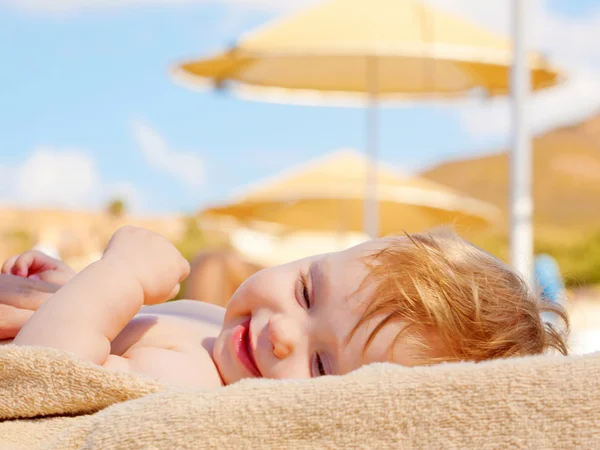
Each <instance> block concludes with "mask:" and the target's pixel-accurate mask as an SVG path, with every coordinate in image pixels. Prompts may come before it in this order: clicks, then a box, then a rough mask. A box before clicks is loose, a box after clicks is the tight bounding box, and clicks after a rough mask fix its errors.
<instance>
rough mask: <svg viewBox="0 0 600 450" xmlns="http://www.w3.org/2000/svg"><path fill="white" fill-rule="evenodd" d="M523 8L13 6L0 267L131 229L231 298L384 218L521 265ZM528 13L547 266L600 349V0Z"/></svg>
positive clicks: (358, 236) (540, 241)
mask: <svg viewBox="0 0 600 450" xmlns="http://www.w3.org/2000/svg"><path fill="white" fill-rule="evenodd" d="M514 5H515V2H513V1H510V0H422V1H421V0H419V1H415V0H410V1H409V0H393V1H391V0H388V1H385V0H377V1H375V0H373V1H370V2H368V1H366V0H362V1H361V0H336V1H316V0H280V1H277V0H230V1H227V0H214V1H211V0H178V1H172V0H0V68H1V70H0V86H2V88H1V89H2V91H1V94H0V202H1V203H0V259H2V260H5V259H6V258H8V257H9V256H12V255H13V254H16V253H18V252H21V251H24V250H26V249H29V248H32V247H38V248H40V249H43V250H45V251H47V252H48V253H52V254H56V255H57V256H59V257H61V258H63V259H64V260H65V261H67V262H68V263H70V264H71V265H73V266H74V267H75V268H76V269H81V268H83V267H85V265H87V264H89V263H90V262H91V261H93V260H95V259H97V258H98V257H99V255H100V253H101V251H102V249H103V247H104V245H105V244H106V242H107V240H108V238H109V237H110V235H111V234H112V233H113V232H114V230H115V229H116V228H117V227H119V226H120V225H123V224H125V223H132V224H136V225H140V226H144V227H147V228H150V229H153V230H155V231H158V232H161V233H163V234H165V235H166V236H168V237H169V238H170V239H171V240H172V241H173V242H175V243H176V245H177V246H178V247H179V248H180V250H181V251H182V252H183V254H184V255H185V256H186V257H187V258H189V260H190V261H192V263H193V272H192V276H191V277H190V279H189V281H188V283H187V285H186V286H185V289H184V291H183V293H182V295H185V296H186V297H188V298H190V297H191V298H197V299H201V300H205V301H211V302H214V303H221V304H223V303H225V302H226V301H227V299H228V298H229V296H230V295H231V293H232V292H233V290H235V288H236V287H237V286H238V285H239V283H241V282H242V281H243V280H244V279H245V278H246V277H247V276H249V275H250V274H251V273H253V272H254V271H256V270H258V269H259V268H260V267H265V266H269V265H272V264H279V263H282V262H286V261H290V260H293V259H296V258H298V257H303V256H307V255H310V254H315V253H322V252H326V251H333V250H337V249H342V248H346V247H348V246H351V245H354V244H356V243H358V242H361V241H363V240H365V239H367V238H368V236H369V235H373V234H374V233H375V234H378V235H385V234H390V233H398V232H403V231H409V232H410V231H419V230H423V229H426V228H430V227H433V226H436V225H439V224H443V223H452V224H454V225H455V227H456V228H457V230H458V231H459V233H460V234H461V235H463V236H464V237H465V238H467V239H469V240H471V241H473V242H474V243H475V244H477V245H479V246H480V247H482V248H484V249H486V250H488V251H490V252H492V253H493V254H495V255H497V256H498V257H500V258H501V259H503V260H505V261H507V262H510V261H511V257H510V242H511V238H510V236H511V207H510V198H511V197H510V192H511V166H510V158H509V155H510V152H511V150H513V149H514V145H515V144H514V143H515V139H514V138H513V137H514V130H515V128H514V127H513V123H514V119H515V110H514V109H511V105H512V103H511V96H510V93H511V91H510V86H511V80H510V70H511V65H512V64H513V58H512V49H513V40H512V39H513V36H514V27H513V25H514V22H515V21H514V14H513V13H514V11H513V9H512V8H513V6H514ZM526 9H527V11H526V15H525V16H524V17H525V20H526V22H525V24H524V27H523V29H524V30H525V33H526V38H527V39H526V44H527V50H528V51H530V52H531V53H530V54H529V56H528V58H527V62H528V67H529V68H530V69H531V71H530V72H528V77H530V78H531V80H532V83H531V87H532V88H533V89H532V92H531V93H530V94H529V95H528V98H527V100H526V102H525V103H523V105H522V108H521V109H523V113H524V114H525V113H526V114H525V116H526V120H527V123H528V129H529V131H530V133H531V171H530V173H531V174H532V177H533V178H532V179H533V183H532V184H531V193H532V199H533V215H532V225H533V255H534V256H535V258H536V259H535V266H534V269H535V274H536V275H537V278H536V280H537V283H538V284H540V285H541V288H542V289H544V292H545V295H547V296H548V297H549V298H551V299H553V300H555V301H559V302H564V303H565V306H566V307H567V309H568V310H569V312H570V313H571V316H572V320H573V334H572V342H571V344H572V346H573V349H574V350H575V351H576V352H586V351H592V350H600V46H598V45H595V43H597V42H600V0H529V1H528V2H527V8H526ZM357 61H358V62H357ZM528 85H529V84H528ZM517 115H518V114H517ZM525 167H526V168H527V165H526V166H525ZM374 199H376V201H373V200H374ZM374 230H375V231H374ZM525 252H527V249H525ZM513 262H514V261H513Z"/></svg>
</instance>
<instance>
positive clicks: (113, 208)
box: [106, 198, 127, 219]
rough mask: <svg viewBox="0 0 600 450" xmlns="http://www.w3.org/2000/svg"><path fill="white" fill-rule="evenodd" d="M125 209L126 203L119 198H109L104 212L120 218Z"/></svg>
mask: <svg viewBox="0 0 600 450" xmlns="http://www.w3.org/2000/svg"><path fill="white" fill-rule="evenodd" d="M126 211H127V205H126V204H125V202H124V201H123V200H121V199H119V198H116V199H113V200H111V201H110V202H109V203H108V205H107V206H106V212H107V213H108V215H109V216H111V217H114V218H115V219H120V218H121V217H123V216H124V215H125V212H126Z"/></svg>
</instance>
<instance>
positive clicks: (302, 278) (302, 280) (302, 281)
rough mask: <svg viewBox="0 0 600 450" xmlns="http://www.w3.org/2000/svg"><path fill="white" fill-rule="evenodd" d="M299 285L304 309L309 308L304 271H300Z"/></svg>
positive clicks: (306, 280) (308, 295)
mask: <svg viewBox="0 0 600 450" xmlns="http://www.w3.org/2000/svg"><path fill="white" fill-rule="evenodd" d="M300 287H301V289H302V300H303V301H304V303H305V305H304V306H306V309H310V306H311V305H310V294H309V291H308V277H307V276H306V274H305V273H304V272H301V273H300Z"/></svg>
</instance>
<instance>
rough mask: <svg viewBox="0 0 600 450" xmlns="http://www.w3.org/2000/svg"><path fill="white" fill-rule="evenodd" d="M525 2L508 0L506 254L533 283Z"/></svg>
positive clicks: (528, 74)
mask: <svg viewBox="0 0 600 450" xmlns="http://www.w3.org/2000/svg"><path fill="white" fill-rule="evenodd" d="M527 3H528V2H527V0H512V8H513V27H514V30H513V31H514V63H513V70H512V97H513V102H512V106H513V111H512V115H513V132H514V141H513V148H512V154H511V158H510V164H511V167H510V170H511V207H510V213H511V214H510V216H511V217H510V219H511V226H510V250H511V252H510V256H511V263H512V266H513V267H514V268H515V269H516V270H517V271H519V272H520V273H521V275H523V277H524V278H525V280H526V281H527V282H528V283H529V284H530V286H532V287H533V286H534V285H533V283H534V276H533V228H532V215H533V200H532V196H531V190H532V189H531V187H532V167H531V142H530V136H529V127H528V120H527V119H528V117H527V97H528V93H529V89H530V84H531V81H530V72H529V64H528V57H527V42H526V34H527V25H526V12H527Z"/></svg>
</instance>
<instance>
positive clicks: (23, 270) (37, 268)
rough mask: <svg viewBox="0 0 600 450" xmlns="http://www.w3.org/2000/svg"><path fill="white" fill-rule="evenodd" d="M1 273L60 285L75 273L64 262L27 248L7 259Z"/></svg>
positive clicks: (65, 282)
mask: <svg viewBox="0 0 600 450" xmlns="http://www.w3.org/2000/svg"><path fill="white" fill-rule="evenodd" d="M2 273H5V274H10V275H16V276H18V277H23V278H31V279H34V280H42V281H45V282H47V283H54V284H58V285H60V286H63V285H65V284H67V283H68V282H69V281H70V280H71V278H73V277H74V276H75V275H76V272H75V271H74V270H73V269H72V268H70V267H69V266H68V265H66V264H65V263H64V262H62V261H60V260H58V259H54V258H52V257H51V256H48V255H46V254H45V253H42V252H38V251H37V250H29V251H27V252H25V253H22V254H20V255H17V256H13V257H12V258H10V259H8V260H7V261H6V262H5V263H4V265H3V266H2Z"/></svg>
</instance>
